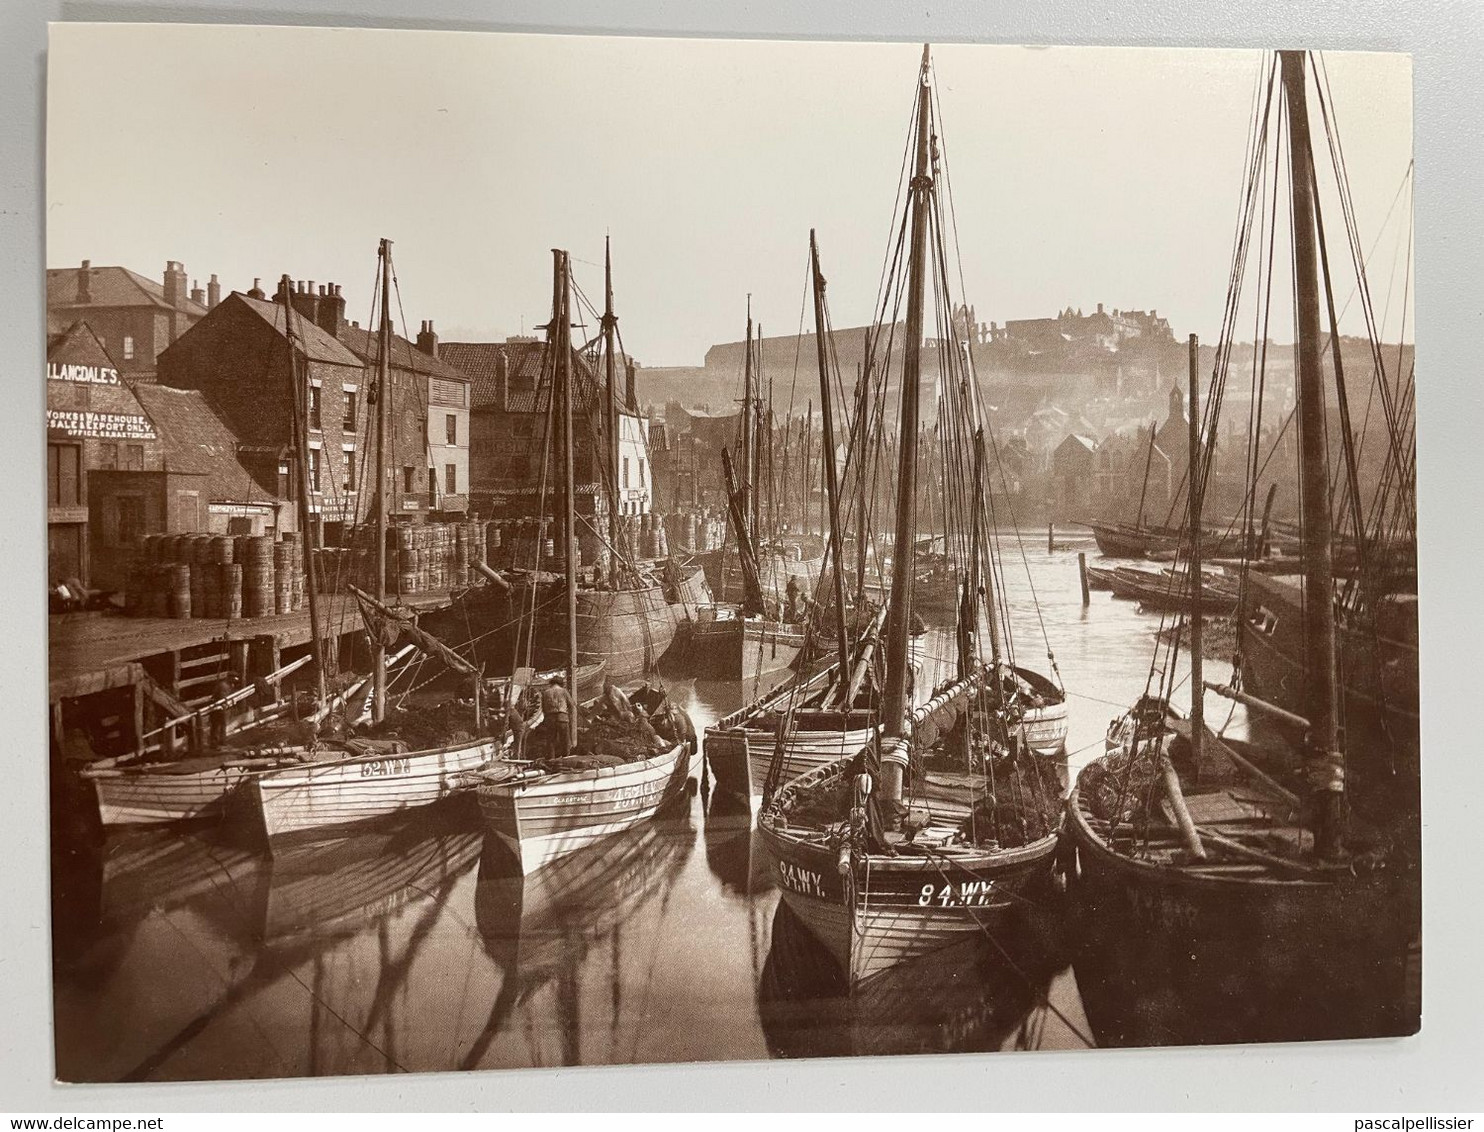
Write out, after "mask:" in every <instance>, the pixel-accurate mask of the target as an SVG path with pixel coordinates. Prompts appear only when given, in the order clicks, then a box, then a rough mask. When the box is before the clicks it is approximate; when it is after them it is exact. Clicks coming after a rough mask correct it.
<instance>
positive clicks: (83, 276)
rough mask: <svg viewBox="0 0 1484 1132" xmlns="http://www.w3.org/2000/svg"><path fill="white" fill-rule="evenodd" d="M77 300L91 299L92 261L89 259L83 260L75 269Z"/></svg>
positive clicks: (80, 301)
mask: <svg viewBox="0 0 1484 1132" xmlns="http://www.w3.org/2000/svg"><path fill="white" fill-rule="evenodd" d="M77 301H78V302H79V303H91V302H92V301H93V261H92V260H90V259H85V260H83V261H82V266H81V267H79V268H78V269H77Z"/></svg>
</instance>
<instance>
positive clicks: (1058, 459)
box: [1051, 432, 1097, 520]
mask: <svg viewBox="0 0 1484 1132" xmlns="http://www.w3.org/2000/svg"><path fill="white" fill-rule="evenodd" d="M1096 450H1097V441H1095V440H1093V439H1092V437H1090V436H1084V435H1082V434H1081V433H1075V432H1074V433H1071V434H1069V435H1068V436H1067V438H1066V439H1065V440H1063V441H1062V442H1061V443H1060V444H1059V445H1057V447H1056V451H1055V452H1054V453H1053V454H1052V457H1051V487H1052V506H1053V509H1054V513H1055V515H1056V517H1057V518H1060V519H1063V520H1068V519H1071V520H1076V519H1080V518H1082V517H1084V514H1085V512H1086V510H1087V508H1089V507H1091V506H1093V505H1094V501H1095V497H1094V493H1093V487H1094V480H1093V453H1094V452H1096Z"/></svg>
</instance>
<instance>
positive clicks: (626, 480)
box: [623, 456, 629, 490]
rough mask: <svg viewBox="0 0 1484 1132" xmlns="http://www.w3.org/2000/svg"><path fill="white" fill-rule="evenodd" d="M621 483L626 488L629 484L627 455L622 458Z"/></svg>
mask: <svg viewBox="0 0 1484 1132" xmlns="http://www.w3.org/2000/svg"><path fill="white" fill-rule="evenodd" d="M623 485H624V488H625V490H627V489H628V486H629V458H628V457H627V456H625V457H624V458H623Z"/></svg>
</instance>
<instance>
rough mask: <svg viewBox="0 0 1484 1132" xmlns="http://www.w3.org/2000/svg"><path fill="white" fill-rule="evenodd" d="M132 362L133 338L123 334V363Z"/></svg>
mask: <svg viewBox="0 0 1484 1132" xmlns="http://www.w3.org/2000/svg"><path fill="white" fill-rule="evenodd" d="M133 360H134V338H133V336H132V335H129V334H125V335H124V361H126V362H132V361H133Z"/></svg>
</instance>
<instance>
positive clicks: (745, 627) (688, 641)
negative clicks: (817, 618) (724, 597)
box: [666, 617, 804, 680]
mask: <svg viewBox="0 0 1484 1132" xmlns="http://www.w3.org/2000/svg"><path fill="white" fill-rule="evenodd" d="M803 647H804V635H803V633H802V632H800V631H799V627H798V626H795V625H785V624H780V623H779V622H777V621H765V620H762V619H745V620H744V619H742V618H736V617H733V618H727V619H724V620H712V621H693V622H691V624H690V626H689V631H688V634H687V635H686V637H685V639H684V641H683V642H681V643H679V644H677V645H676V647H675V648H674V649H673V650H672V652H671V655H670V657H669V658H667V660H666V664H667V667H669V668H673V669H674V670H675V671H677V672H680V673H683V674H685V675H687V676H700V677H704V678H707V679H712V680H755V679H758V678H759V677H763V676H771V675H773V674H774V673H778V672H786V671H788V669H789V668H790V667H791V666H792V665H793V662H794V658H795V657H797V656H798V655H799V650H800V649H802V648H803Z"/></svg>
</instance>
